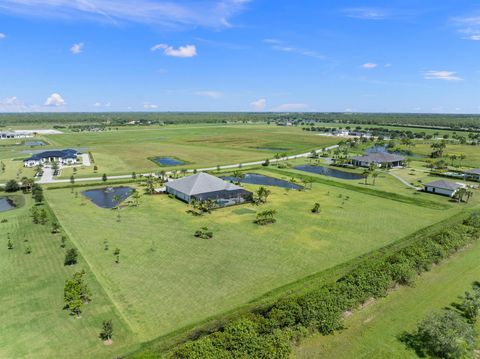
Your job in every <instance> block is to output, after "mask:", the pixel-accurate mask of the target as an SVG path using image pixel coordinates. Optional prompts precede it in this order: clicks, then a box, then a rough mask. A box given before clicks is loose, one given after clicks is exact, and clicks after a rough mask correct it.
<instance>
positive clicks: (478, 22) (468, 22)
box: [452, 15, 480, 41]
mask: <svg viewBox="0 0 480 359" xmlns="http://www.w3.org/2000/svg"><path fill="white" fill-rule="evenodd" d="M452 23H453V24H454V26H456V27H457V28H458V32H459V33H460V34H462V36H463V39H466V40H472V41H480V16H478V15H474V16H464V17H456V18H453V19H452Z"/></svg>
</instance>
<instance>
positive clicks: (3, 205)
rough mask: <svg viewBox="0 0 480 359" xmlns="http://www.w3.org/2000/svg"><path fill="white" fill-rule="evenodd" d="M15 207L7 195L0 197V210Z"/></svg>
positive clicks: (3, 210)
mask: <svg viewBox="0 0 480 359" xmlns="http://www.w3.org/2000/svg"><path fill="white" fill-rule="evenodd" d="M14 208H16V207H15V206H14V205H13V203H12V202H11V201H10V199H9V198H8V197H0V212H6V211H9V210H11V209H14Z"/></svg>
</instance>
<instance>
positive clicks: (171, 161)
mask: <svg viewBox="0 0 480 359" xmlns="http://www.w3.org/2000/svg"><path fill="white" fill-rule="evenodd" d="M153 162H155V163H157V164H159V165H161V166H180V165H184V164H185V162H183V161H180V160H177V159H175V158H173V157H155V158H154V159H153Z"/></svg>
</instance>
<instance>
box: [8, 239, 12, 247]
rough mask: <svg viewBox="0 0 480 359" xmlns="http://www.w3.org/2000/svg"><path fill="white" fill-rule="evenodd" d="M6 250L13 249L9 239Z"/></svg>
mask: <svg viewBox="0 0 480 359" xmlns="http://www.w3.org/2000/svg"><path fill="white" fill-rule="evenodd" d="M7 248H8V249H13V242H12V240H11V239H9V240H8V243H7Z"/></svg>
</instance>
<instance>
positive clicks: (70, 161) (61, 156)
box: [23, 149, 78, 167]
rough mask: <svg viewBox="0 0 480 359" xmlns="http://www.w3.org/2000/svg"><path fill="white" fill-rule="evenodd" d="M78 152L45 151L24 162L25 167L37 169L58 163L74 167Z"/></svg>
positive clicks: (69, 150)
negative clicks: (40, 166)
mask: <svg viewBox="0 0 480 359" xmlns="http://www.w3.org/2000/svg"><path fill="white" fill-rule="evenodd" d="M77 155H78V153H77V151H75V150H71V149H68V150H62V151H45V152H41V153H36V154H34V155H33V156H32V157H29V158H27V159H25V160H23V165H24V166H25V167H35V166H38V165H41V164H44V163H47V162H58V163H60V164H64V165H74V164H75V163H77Z"/></svg>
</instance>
